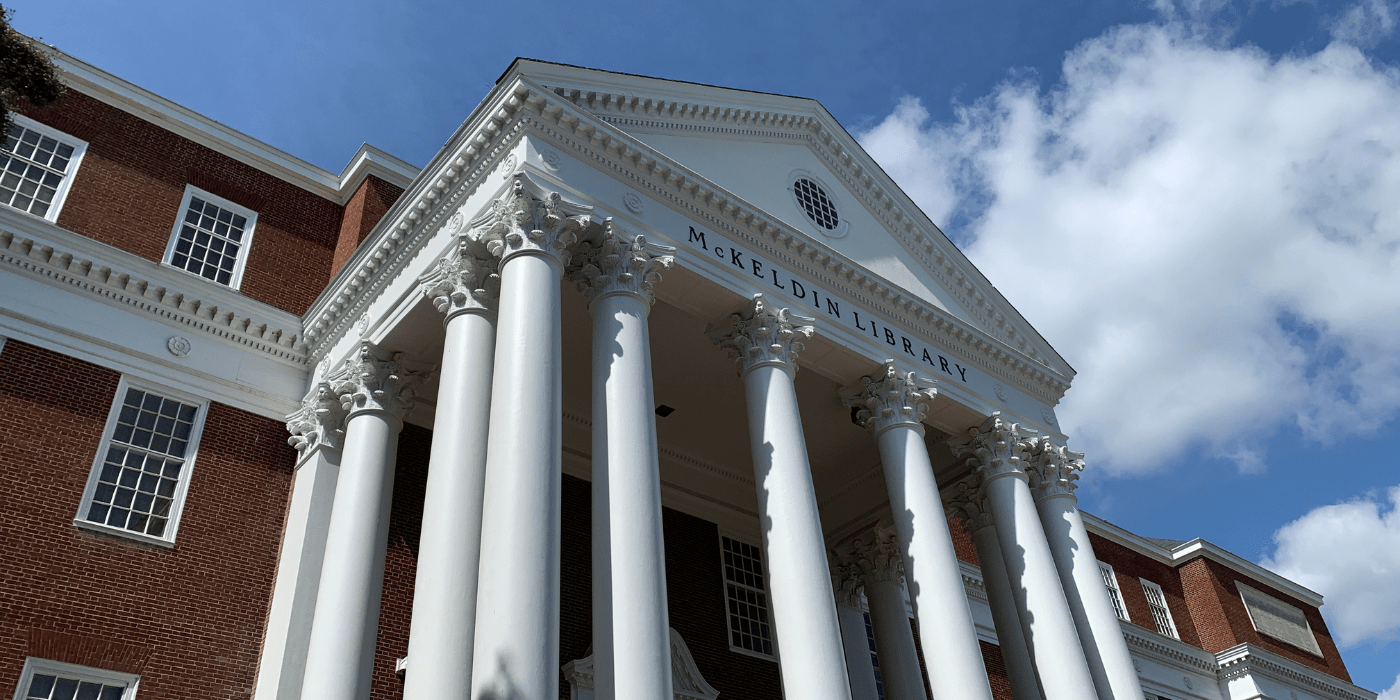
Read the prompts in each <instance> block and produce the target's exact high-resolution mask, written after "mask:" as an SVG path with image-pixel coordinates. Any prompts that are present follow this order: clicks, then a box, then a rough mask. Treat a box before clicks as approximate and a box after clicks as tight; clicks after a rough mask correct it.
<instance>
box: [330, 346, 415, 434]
mask: <svg viewBox="0 0 1400 700" xmlns="http://www.w3.org/2000/svg"><path fill="white" fill-rule="evenodd" d="M383 355H384V353H382V352H381V351H380V350H379V349H378V348H376V347H375V346H374V344H373V343H370V342H368V341H366V342H362V343H360V347H359V348H357V349H356V350H355V352H354V353H353V354H351V355H350V357H348V358H346V360H345V363H344V364H342V365H341V366H340V369H338V370H336V371H335V372H334V373H333V374H332V375H331V376H330V377H328V378H327V381H328V383H329V384H330V385H331V388H332V390H333V391H334V392H335V393H336V395H337V396H339V397H340V407H341V408H342V409H343V410H344V411H345V412H346V414H347V420H348V419H349V418H353V417H355V416H356V415H357V414H360V413H369V412H376V413H387V414H389V415H392V416H394V417H396V418H402V417H403V414H404V413H405V412H406V411H407V409H408V407H409V405H410V404H411V403H412V402H413V397H414V393H415V391H416V389H417V388H418V385H419V384H420V383H422V381H423V379H424V378H425V373H422V372H410V371H408V370H407V369H406V368H405V367H404V366H403V353H397V352H396V353H393V354H391V355H390V356H389V357H388V358H385V357H384V356H383Z"/></svg>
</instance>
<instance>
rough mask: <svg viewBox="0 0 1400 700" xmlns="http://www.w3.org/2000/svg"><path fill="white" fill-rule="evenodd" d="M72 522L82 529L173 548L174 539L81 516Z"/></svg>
mask: <svg viewBox="0 0 1400 700" xmlns="http://www.w3.org/2000/svg"><path fill="white" fill-rule="evenodd" d="M73 524H74V525H76V526H78V527H80V528H82V529H84V530H92V531H93V532H100V533H102V534H104V535H112V536H113V537H121V538H124V539H128V540H135V541H137V542H141V543H143V544H151V545H155V546H157V547H164V548H166V549H175V542H174V541H172V540H167V539H162V538H160V537H151V536H150V535H143V534H141V533H138V532H132V531H130V530H124V529H122V528H118V527H112V526H111V525H103V524H101V523H94V522H91V521H89V520H83V519H82V518H74V519H73Z"/></svg>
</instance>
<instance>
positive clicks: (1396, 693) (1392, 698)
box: [1376, 674, 1400, 700]
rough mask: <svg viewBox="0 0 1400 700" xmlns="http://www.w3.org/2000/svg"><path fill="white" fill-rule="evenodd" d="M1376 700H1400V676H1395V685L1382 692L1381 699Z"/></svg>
mask: <svg viewBox="0 0 1400 700" xmlns="http://www.w3.org/2000/svg"><path fill="white" fill-rule="evenodd" d="M1376 700H1400V674H1396V676H1395V684H1394V685H1392V686H1390V688H1389V689H1388V690H1383V691H1381V694H1380V697H1378V698H1376Z"/></svg>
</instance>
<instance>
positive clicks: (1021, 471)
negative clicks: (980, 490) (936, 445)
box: [949, 411, 1039, 483]
mask: <svg viewBox="0 0 1400 700" xmlns="http://www.w3.org/2000/svg"><path fill="white" fill-rule="evenodd" d="M967 434H968V437H969V438H970V439H969V440H968V442H967V443H966V444H961V445H959V444H953V443H949V447H951V448H952V450H953V454H954V455H957V456H958V457H966V460H965V463H966V464H967V466H969V467H971V468H972V471H973V473H974V474H976V475H977V476H979V477H981V479H982V481H983V482H984V483H985V482H987V481H990V480H992V479H995V478H997V477H1001V476H1006V475H1008V474H1011V475H1020V476H1022V477H1023V478H1025V468H1026V458H1027V457H1028V453H1029V452H1030V450H1031V442H1032V440H1033V439H1034V438H1035V437H1036V436H1037V435H1039V432H1038V431H1036V430H1032V429H1030V428H1027V427H1025V426H1022V425H1020V424H1018V423H1012V422H1011V421H1008V420H1006V419H1005V418H1002V416H1001V411H997V412H996V413H993V414H992V415H990V416H988V417H987V420H986V421H983V423H982V425H981V426H980V427H977V428H968V430H967Z"/></svg>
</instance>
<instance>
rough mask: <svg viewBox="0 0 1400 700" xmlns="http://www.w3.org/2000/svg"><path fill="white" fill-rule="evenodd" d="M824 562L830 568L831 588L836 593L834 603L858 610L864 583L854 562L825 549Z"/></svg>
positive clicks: (847, 557) (849, 558)
mask: <svg viewBox="0 0 1400 700" xmlns="http://www.w3.org/2000/svg"><path fill="white" fill-rule="evenodd" d="M826 562H827V567H829V568H830V569H831V590H832V591H834V592H835V593H836V604H837V605H840V606H842V607H847V608H852V609H855V610H860V601H861V598H862V597H863V596H864V595H865V594H864V593H863V592H862V589H863V586H864V584H862V583H861V580H860V571H859V570H857V568H856V564H855V562H854V561H853V560H852V558H851V557H849V556H843V555H841V554H838V553H837V552H836V551H835V550H827V552H826Z"/></svg>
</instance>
